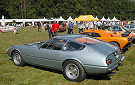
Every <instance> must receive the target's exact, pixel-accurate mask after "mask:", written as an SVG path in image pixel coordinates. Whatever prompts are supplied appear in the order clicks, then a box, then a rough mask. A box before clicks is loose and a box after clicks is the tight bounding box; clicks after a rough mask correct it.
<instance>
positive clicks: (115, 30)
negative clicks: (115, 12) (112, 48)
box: [102, 25, 135, 41]
mask: <svg viewBox="0 0 135 85" xmlns="http://www.w3.org/2000/svg"><path fill="white" fill-rule="evenodd" d="M102 29H103V30H106V29H107V30H109V31H112V32H113V33H115V34H119V33H124V32H131V33H130V34H131V35H132V37H133V41H135V32H134V31H130V30H129V29H127V28H126V27H124V26H119V25H115V26H113V25H111V26H104V27H103V28H102Z"/></svg>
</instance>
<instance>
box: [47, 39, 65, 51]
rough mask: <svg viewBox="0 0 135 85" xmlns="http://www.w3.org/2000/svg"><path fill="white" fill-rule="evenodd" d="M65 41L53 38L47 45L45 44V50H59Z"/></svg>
mask: <svg viewBox="0 0 135 85" xmlns="http://www.w3.org/2000/svg"><path fill="white" fill-rule="evenodd" d="M65 43H66V40H63V39H57V38H53V39H52V40H51V41H50V42H49V43H48V44H47V43H45V48H46V49H51V50H61V49H62V47H63V45H64V44H65Z"/></svg>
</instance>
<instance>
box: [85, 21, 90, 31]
mask: <svg viewBox="0 0 135 85" xmlns="http://www.w3.org/2000/svg"><path fill="white" fill-rule="evenodd" d="M85 27H86V30H88V27H89V24H88V22H86V24H85Z"/></svg>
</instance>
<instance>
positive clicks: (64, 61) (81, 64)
mask: <svg viewBox="0 0 135 85" xmlns="http://www.w3.org/2000/svg"><path fill="white" fill-rule="evenodd" d="M70 60H73V61H76V62H78V63H79V64H80V65H81V66H82V67H83V69H84V71H85V72H86V73H87V71H86V70H85V68H84V66H83V64H82V63H81V61H79V60H78V59H66V60H64V61H63V63H62V70H63V65H64V63H65V62H66V61H70Z"/></svg>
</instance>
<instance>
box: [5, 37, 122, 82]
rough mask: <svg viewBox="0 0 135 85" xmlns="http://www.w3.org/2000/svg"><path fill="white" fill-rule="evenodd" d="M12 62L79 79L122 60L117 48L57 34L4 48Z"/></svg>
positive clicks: (100, 71)
mask: <svg viewBox="0 0 135 85" xmlns="http://www.w3.org/2000/svg"><path fill="white" fill-rule="evenodd" d="M6 53H7V54H8V55H9V56H11V57H12V60H13V62H14V64H15V65H17V66H23V65H24V64H26V63H29V64H34V65H40V66H45V67H49V68H53V69H58V70H62V71H63V75H64V77H65V78H66V79H68V80H71V81H78V82H80V81H82V80H84V79H85V77H86V74H107V73H111V72H112V71H113V70H114V69H116V68H117V67H118V63H119V62H120V61H123V60H124V57H123V56H122V55H121V53H120V50H119V48H117V47H115V46H113V45H111V44H109V43H106V42H103V41H99V40H97V39H94V38H89V37H85V36H82V35H66V36H57V37H54V38H52V39H50V40H48V41H42V42H36V43H30V44H25V45H19V46H13V47H10V48H8V49H7V50H6Z"/></svg>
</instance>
